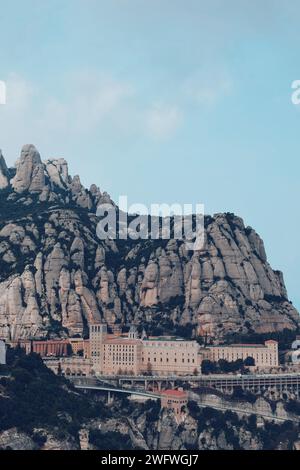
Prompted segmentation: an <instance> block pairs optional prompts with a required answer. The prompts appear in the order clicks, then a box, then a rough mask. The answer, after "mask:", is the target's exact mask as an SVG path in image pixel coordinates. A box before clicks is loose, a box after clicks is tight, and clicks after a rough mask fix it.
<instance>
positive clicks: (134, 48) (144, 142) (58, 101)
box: [0, 0, 300, 308]
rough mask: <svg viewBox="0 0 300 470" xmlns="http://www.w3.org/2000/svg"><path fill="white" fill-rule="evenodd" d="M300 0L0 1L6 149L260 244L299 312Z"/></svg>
mask: <svg viewBox="0 0 300 470" xmlns="http://www.w3.org/2000/svg"><path fill="white" fill-rule="evenodd" d="M299 15H300V2H299V1H294V0H281V1H276V0H251V1H250V0H249V1H246V0H237V1H235V0H223V1H221V0H206V1H201V0H181V1H179V0H147V1H146V0H106V1H104V0H103V1H102V0H10V1H9V2H7V1H6V0H5V1H4V0H0V20H1V28H0V80H6V82H7V92H8V96H7V104H6V105H5V106H0V148H2V150H3V153H4V155H5V157H6V160H7V162H8V163H9V164H10V165H12V164H13V163H14V161H15V160H16V159H17V157H18V155H19V152H20V148H21V146H22V145H23V144H24V143H34V144H35V145H36V146H37V147H38V149H39V150H40V153H41V155H42V158H43V159H46V158H49V157H64V158H66V159H67V160H68V162H69V170H70V173H71V174H72V175H74V174H80V176H81V179H82V182H83V183H84V184H85V185H86V186H89V185H90V184H91V183H97V184H98V185H99V186H100V188H101V189H102V190H106V191H108V192H109V193H110V194H111V196H112V197H113V198H114V199H115V200H118V197H119V195H123V194H127V195H128V198H129V202H130V203H134V202H140V203H145V204H146V205H149V204H150V203H159V202H160V203H163V202H165V203H175V202H178V203H182V204H183V203H193V204H196V203H197V202H198V203H204V204H205V208H206V213H216V212H221V211H229V212H235V213H236V214H237V215H239V216H241V217H243V219H244V221H245V223H246V224H247V225H251V226H253V227H254V228H255V229H256V230H257V232H258V233H259V234H260V235H261V236H262V237H263V239H264V241H265V245H266V250H267V254H268V259H269V261H270V263H271V265H272V267H273V268H274V269H281V270H282V271H283V272H284V275H285V280H286V284H287V287H288V292H289V295H290V298H291V299H292V300H293V302H294V303H295V305H296V306H297V307H298V308H300V293H299V288H298V284H299V274H300V250H299V246H298V242H299V233H300V219H299V208H298V205H299V201H300V197H299V196H300V189H299V171H300V160H299V148H300V132H299V130H300V105H299V106H295V105H293V104H292V102H291V93H292V90H291V84H292V82H293V81H294V80H296V79H300V59H299V47H300V28H299Z"/></svg>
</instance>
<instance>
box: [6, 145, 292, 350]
mask: <svg viewBox="0 0 300 470" xmlns="http://www.w3.org/2000/svg"><path fill="white" fill-rule="evenodd" d="M103 202H110V203H112V204H113V202H112V201H111V199H110V197H109V195H108V194H107V193H105V192H102V191H100V189H99V188H98V187H97V186H95V185H92V186H91V187H90V189H86V188H84V187H83V185H82V184H81V182H80V178H79V177H78V176H75V177H73V178H72V177H71V176H70V175H69V173H68V165H67V162H66V161H65V160H64V159H62V158H59V159H53V160H50V159H48V160H45V161H42V159H41V157H40V154H39V152H38V151H37V149H36V148H35V147H34V146H33V145H26V146H24V147H23V149H22V152H21V156H20V159H19V160H18V162H17V164H16V167H15V168H7V165H6V163H5V160H4V158H3V156H2V154H0V260H1V264H0V337H2V338H6V339H13V340H16V339H19V338H27V337H35V338H41V337H45V336H49V335H50V336H67V335H69V336H74V335H83V334H85V332H86V331H87V327H88V325H89V324H90V323H91V322H94V321H98V320H100V319H102V320H104V321H106V322H108V323H109V324H111V325H114V324H119V325H125V324H128V323H131V322H133V321H134V322H136V323H137V324H140V325H142V326H145V327H146V329H148V331H149V332H151V331H154V329H156V330H158V329H159V330H160V332H161V333H166V332H174V331H179V330H180V329H181V331H183V332H184V331H186V332H188V335H189V336H191V335H192V336H196V335H207V334H208V335H210V336H212V337H213V338H214V339H215V340H216V341H218V340H221V339H222V338H224V337H225V336H226V335H227V334H229V333H235V332H238V333H241V334H247V332H250V331H251V332H253V331H254V332H258V333H268V332H277V331H282V330H283V329H285V328H287V329H291V330H295V329H297V328H298V327H299V314H298V312H297V311H296V310H295V308H294V307H293V306H292V304H291V303H290V302H289V300H288V296H287V292H286V288H285V285H284V281H283V276H282V273H281V272H279V271H274V270H273V269H272V268H271V267H270V265H269V264H268V262H267V257H266V253H265V249H264V244H263V241H262V240H261V238H260V237H259V235H258V234H257V233H256V232H255V230H254V229H252V228H250V227H246V226H245V225H244V223H243V220H242V219H241V218H240V217H237V216H235V215H233V214H230V213H227V214H215V215H214V216H213V217H211V216H206V217H205V243H204V246H203V247H202V248H201V250H198V251H187V249H186V245H185V244H184V243H183V242H182V241H178V240H136V241H134V240H130V239H129V240H116V241H115V240H107V241H101V240H99V239H98V238H97V235H96V226H97V221H98V219H97V217H96V215H95V214H96V208H97V206H98V204H99V203H103ZM176 329H177V330H176Z"/></svg>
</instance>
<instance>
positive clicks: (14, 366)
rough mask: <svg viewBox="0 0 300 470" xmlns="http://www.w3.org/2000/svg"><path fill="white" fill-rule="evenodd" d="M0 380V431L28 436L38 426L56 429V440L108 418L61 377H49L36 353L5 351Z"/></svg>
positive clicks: (102, 408)
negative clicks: (90, 421) (14, 430)
mask: <svg viewBox="0 0 300 470" xmlns="http://www.w3.org/2000/svg"><path fill="white" fill-rule="evenodd" d="M7 363H8V364H7V367H6V373H9V376H8V377H2V378H1V379H0V393H1V395H0V431H3V430H6V429H9V428H12V427H17V428H18V429H19V430H22V431H25V432H27V433H28V434H30V435H32V434H33V430H34V429H35V428H38V427H43V428H45V427H46V428H51V429H54V430H56V433H58V434H59V437H60V438H63V437H64V436H67V435H72V436H74V437H77V435H78V430H79V429H80V427H81V425H82V423H83V422H84V421H86V420H88V419H90V418H93V417H95V416H101V417H105V416H108V413H109V411H108V409H107V408H106V407H105V405H104V404H103V403H101V402H94V401H92V400H88V399H87V398H86V397H85V396H83V395H82V394H80V393H78V392H76V391H75V389H73V387H72V385H71V384H70V383H69V382H67V381H66V380H65V379H64V378H62V377H58V376H56V375H54V374H53V372H51V371H50V370H49V369H48V368H47V367H46V366H45V365H44V364H43V362H42V360H41V358H40V356H39V355H37V354H34V353H33V354H30V355H26V354H25V353H24V351H23V350H21V349H9V350H8V353H7Z"/></svg>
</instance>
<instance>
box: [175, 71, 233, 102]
mask: <svg viewBox="0 0 300 470" xmlns="http://www.w3.org/2000/svg"><path fill="white" fill-rule="evenodd" d="M183 91H184V94H185V95H186V97H187V98H188V99H190V100H193V101H194V102H195V103H196V104H198V105H205V106H215V105H216V104H217V103H218V102H219V101H220V100H221V99H222V98H224V97H225V96H228V95H230V94H231V93H232V92H233V80H232V77H231V75H230V74H229V72H228V71H227V70H226V69H225V68H222V67H210V68H205V69H204V68H202V69H198V70H197V72H195V73H194V74H193V75H192V76H191V77H188V78H187V79H186V80H185V82H184V85H183Z"/></svg>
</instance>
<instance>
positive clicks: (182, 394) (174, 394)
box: [161, 389, 187, 398]
mask: <svg viewBox="0 0 300 470" xmlns="http://www.w3.org/2000/svg"><path fill="white" fill-rule="evenodd" d="M161 394H162V395H168V396H171V397H177V398H186V396H187V393H186V392H185V391H183V390H172V389H169V390H164V391H163V392H161Z"/></svg>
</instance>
